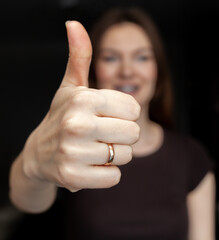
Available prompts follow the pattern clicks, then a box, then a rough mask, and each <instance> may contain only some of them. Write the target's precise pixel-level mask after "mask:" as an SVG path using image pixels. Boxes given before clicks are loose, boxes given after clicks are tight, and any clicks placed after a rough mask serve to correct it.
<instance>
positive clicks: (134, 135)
mask: <svg viewBox="0 0 219 240" xmlns="http://www.w3.org/2000/svg"><path fill="white" fill-rule="evenodd" d="M130 133H131V137H132V141H134V142H135V141H137V140H138V139H139V135H140V127H139V125H138V124H137V123H135V122H132V127H131V128H130Z"/></svg>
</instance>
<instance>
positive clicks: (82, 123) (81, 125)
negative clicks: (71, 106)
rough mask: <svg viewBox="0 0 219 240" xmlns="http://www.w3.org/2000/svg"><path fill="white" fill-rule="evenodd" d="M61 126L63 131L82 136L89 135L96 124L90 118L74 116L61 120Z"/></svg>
mask: <svg viewBox="0 0 219 240" xmlns="http://www.w3.org/2000/svg"><path fill="white" fill-rule="evenodd" d="M61 128H62V130H64V131H65V132H67V133H68V134H71V135H76V136H78V135H79V136H82V135H89V134H91V133H92V132H94V131H95V129H96V124H95V122H94V121H92V120H91V119H90V118H88V117H86V116H83V117H82V116H77V115H76V114H75V116H73V117H71V118H69V119H67V120H63V121H62V123H61Z"/></svg>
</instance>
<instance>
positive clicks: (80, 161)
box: [23, 21, 140, 191]
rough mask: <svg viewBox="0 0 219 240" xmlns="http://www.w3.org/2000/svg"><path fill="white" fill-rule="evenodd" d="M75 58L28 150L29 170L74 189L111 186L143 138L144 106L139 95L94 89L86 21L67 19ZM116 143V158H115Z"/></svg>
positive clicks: (26, 166)
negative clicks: (90, 84)
mask: <svg viewBox="0 0 219 240" xmlns="http://www.w3.org/2000/svg"><path fill="white" fill-rule="evenodd" d="M66 28H67V36H68V42H69V60H68V64H67V68H66V72H65V75H64V78H63V80H62V82H61V85H60V87H59V89H58V90H57V92H56V94H55V96H54V99H53V101H52V104H51V107H50V110H49V112H48V113H47V115H46V116H45V118H44V119H43V121H42V122H41V124H40V125H39V126H38V127H37V128H36V129H35V130H34V131H33V133H32V134H31V135H30V137H29V138H28V141H27V143H26V145H25V148H24V150H23V169H24V173H25V174H26V176H28V178H29V179H33V180H34V179H40V180H41V181H42V182H47V183H48V182H49V183H52V184H54V185H56V186H61V187H65V188H67V189H69V190H70V191H77V190H80V189H83V188H107V187H111V186H113V185H115V184H117V183H118V182H119V180H120V175H121V173H120V170H119V168H118V167H117V165H122V164H126V163H128V162H129V161H130V160H131V158H132V148H131V145H132V144H133V143H135V142H136V141H137V139H138V137H139V127H138V125H137V124H136V123H135V121H136V120H137V118H138V117H139V114H140V107H139V105H138V103H137V102H136V101H135V99H134V98H133V97H132V96H130V95H127V94H124V93H121V92H118V91H115V90H106V89H105V90H104V89H102V90H96V89H90V88H88V73H89V67H90V61H91V56H92V47H91V42H90V39H89V37H88V34H87V32H86V31H85V29H84V28H83V26H82V25H81V24H80V23H79V22H76V21H69V22H67V23H66ZM109 143H111V144H113V147H114V154H115V156H114V159H113V163H112V164H111V165H105V163H106V162H107V161H108V159H109V146H108V144H109Z"/></svg>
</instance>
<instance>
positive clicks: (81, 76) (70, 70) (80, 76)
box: [61, 21, 92, 87]
mask: <svg viewBox="0 0 219 240" xmlns="http://www.w3.org/2000/svg"><path fill="white" fill-rule="evenodd" d="M66 29H67V37H68V45H69V59H68V63H67V67H66V72H65V76H64V78H63V81H62V83H61V87H64V86H69V85H74V86H86V87H88V74H89V67H90V62H91V56H92V46H91V41H90V38H89V36H88V33H87V32H86V30H85V29H84V27H83V26H82V24H81V23H79V22H77V21H67V22H66Z"/></svg>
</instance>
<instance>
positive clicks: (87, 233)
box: [61, 130, 212, 240]
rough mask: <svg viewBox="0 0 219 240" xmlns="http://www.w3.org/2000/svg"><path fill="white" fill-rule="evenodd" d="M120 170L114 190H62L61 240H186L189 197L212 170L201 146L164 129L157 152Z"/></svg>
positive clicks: (135, 160)
mask: <svg viewBox="0 0 219 240" xmlns="http://www.w3.org/2000/svg"><path fill="white" fill-rule="evenodd" d="M120 169H121V172H122V178H121V181H120V183H119V184H118V185H117V186H115V187H112V188H110V189H98V190H81V191H79V192H77V193H70V192H69V191H67V190H63V192H62V195H61V198H62V200H63V203H64V213H65V216H64V218H63V219H65V221H66V222H64V226H66V229H65V231H64V232H65V234H66V236H65V237H63V239H69V240H70V239H71V240H75V239H95V240H98V239H104V240H105V239H119V240H121V239H127V240H129V239H133V240H134V239H135V240H136V239H137V240H138V239H139V240H140V239H145V240H148V239H149V240H158V239H159V240H167V239H168V240H176V239H177V240H185V239H187V232H188V217H187V206H186V196H187V194H188V193H189V192H190V191H192V190H193V189H194V188H195V187H196V186H197V185H198V184H199V182H200V181H201V180H202V179H203V177H204V176H205V174H206V173H207V172H208V171H209V170H212V163H211V161H210V158H209V157H208V155H207V154H206V152H205V150H204V149H203V148H202V147H201V146H200V144H198V143H197V142H196V141H194V140H192V139H190V138H186V137H184V136H181V135H179V134H176V133H173V132H170V131H167V130H165V131H164V142H163V144H162V146H161V147H160V149H159V150H158V151H156V152H155V153H153V154H150V155H149V156H145V157H134V158H133V160H132V161H131V162H130V163H129V164H126V165H124V166H121V167H120Z"/></svg>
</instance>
